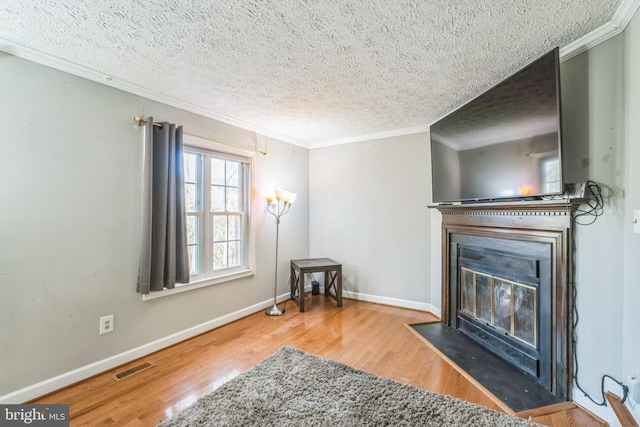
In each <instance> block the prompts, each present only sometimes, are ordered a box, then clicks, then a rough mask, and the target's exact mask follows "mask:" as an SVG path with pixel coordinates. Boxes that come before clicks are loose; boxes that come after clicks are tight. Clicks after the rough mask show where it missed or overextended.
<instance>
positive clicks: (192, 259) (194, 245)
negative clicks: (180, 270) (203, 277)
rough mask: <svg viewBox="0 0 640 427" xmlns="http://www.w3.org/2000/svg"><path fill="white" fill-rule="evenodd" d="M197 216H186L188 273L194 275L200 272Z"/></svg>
mask: <svg viewBox="0 0 640 427" xmlns="http://www.w3.org/2000/svg"><path fill="white" fill-rule="evenodd" d="M198 241H199V239H198V217H196V216H193V215H188V216H187V244H188V245H189V247H188V249H189V274H190V275H194V274H198V273H199V272H200V261H199V257H198V254H199V252H200V251H199V249H198V248H199V244H198Z"/></svg>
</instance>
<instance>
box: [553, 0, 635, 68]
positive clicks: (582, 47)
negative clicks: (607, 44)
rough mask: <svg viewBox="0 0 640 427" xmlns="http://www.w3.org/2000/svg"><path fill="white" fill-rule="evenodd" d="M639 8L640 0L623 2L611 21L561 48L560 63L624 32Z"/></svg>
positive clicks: (623, 0) (624, 0)
mask: <svg viewBox="0 0 640 427" xmlns="http://www.w3.org/2000/svg"><path fill="white" fill-rule="evenodd" d="M639 6H640V0H622V3H620V6H619V7H618V10H617V11H616V13H615V15H613V19H612V20H611V21H609V22H607V23H606V24H604V25H603V26H601V27H600V28H597V29H596V30H594V31H592V32H590V33H589V34H586V35H585V36H583V37H581V38H579V39H578V40H576V41H574V42H572V43H569V44H568V45H566V46H564V47H563V48H561V49H560V61H562V62H564V61H566V60H568V59H571V58H573V57H574V56H576V55H579V54H581V53H582V52H585V51H587V50H589V49H591V48H592V47H594V46H596V45H598V44H600V43H602V42H604V41H606V40H608V39H610V38H611V37H614V36H616V35H618V34H620V33H621V32H623V31H624V30H625V28H627V25H628V24H629V21H631V18H633V15H635V13H636V11H637V10H638V7H639Z"/></svg>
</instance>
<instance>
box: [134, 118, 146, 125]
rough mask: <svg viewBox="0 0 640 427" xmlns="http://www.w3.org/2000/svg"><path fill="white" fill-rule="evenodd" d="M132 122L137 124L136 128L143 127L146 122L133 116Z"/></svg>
mask: <svg viewBox="0 0 640 427" xmlns="http://www.w3.org/2000/svg"><path fill="white" fill-rule="evenodd" d="M133 121H134V122H136V123H137V124H138V126H143V125H145V124H146V123H147V121H146V120H145V119H144V118H142V117H140V116H135V117H134V118H133Z"/></svg>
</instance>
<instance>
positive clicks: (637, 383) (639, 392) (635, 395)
mask: <svg viewBox="0 0 640 427" xmlns="http://www.w3.org/2000/svg"><path fill="white" fill-rule="evenodd" d="M627 383H628V385H629V397H630V398H631V400H633V401H634V402H636V403H640V378H638V376H637V375H633V376H631V377H629V379H627Z"/></svg>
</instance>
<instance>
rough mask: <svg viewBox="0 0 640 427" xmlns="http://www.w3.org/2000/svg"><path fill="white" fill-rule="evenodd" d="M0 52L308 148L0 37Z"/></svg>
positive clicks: (272, 132)
mask: <svg viewBox="0 0 640 427" xmlns="http://www.w3.org/2000/svg"><path fill="white" fill-rule="evenodd" d="M0 51H2V52H6V53H8V54H11V55H13V56H17V57H19V58H23V59H27V60H29V61H32V62H36V63H38V64H42V65H45V66H47V67H50V68H54V69H56V70H60V71H64V72H66V73H69V74H73V75H74V76H78V77H82V78H85V79H87V80H92V81H94V82H98V83H102V84H104V85H107V86H111V87H113V88H116V89H120V90H123V91H125V92H128V93H131V94H134V95H138V96H141V97H143V98H148V99H151V100H153V101H157V102H161V103H163V104H167V105H170V106H172V107H176V108H180V109H182V110H185V111H189V112H191V113H195V114H199V115H201V116H204V117H208V118H210V119H214V120H217V121H219V122H223V123H227V124H230V125H232V126H236V127H239V128H241V129H245V130H248V131H251V132H256V133H259V134H261V135H264V136H268V137H270V138H274V139H277V140H280V141H283V142H288V143H289V144H293V145H297V146H299V147H303V148H307V149H309V144H308V143H306V142H304V141H300V140H298V139H295V138H291V137H289V136H286V135H282V134H280V133H278V132H275V131H271V130H269V129H264V128H261V127H259V126H254V125H252V124H250V123H246V122H243V121H241V120H237V119H234V118H231V117H227V116H224V115H222V114H219V113H216V112H214V111H211V110H208V109H206V108H204V107H200V106H198V105H195V104H191V103H189V102H185V101H182V100H180V99H178V98H174V97H172V96H167V95H164V94H161V93H159V92H157V91H155V90H153V89H147V88H144V87H142V86H139V85H136V84H133V83H129V82H125V81H123V80H118V79H116V78H113V77H112V76H109V75H106V74H104V73H100V72H97V71H94V70H92V69H90V68H87V67H84V66H82V65H78V64H74V63H72V62H69V61H66V60H64V59H60V58H57V57H55V56H52V55H49V54H46V53H43V52H40V51H38V50H35V49H31V48H29V47H26V46H22V45H20V44H18V43H14V42H11V41H9V40H5V39H2V38H0Z"/></svg>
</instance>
